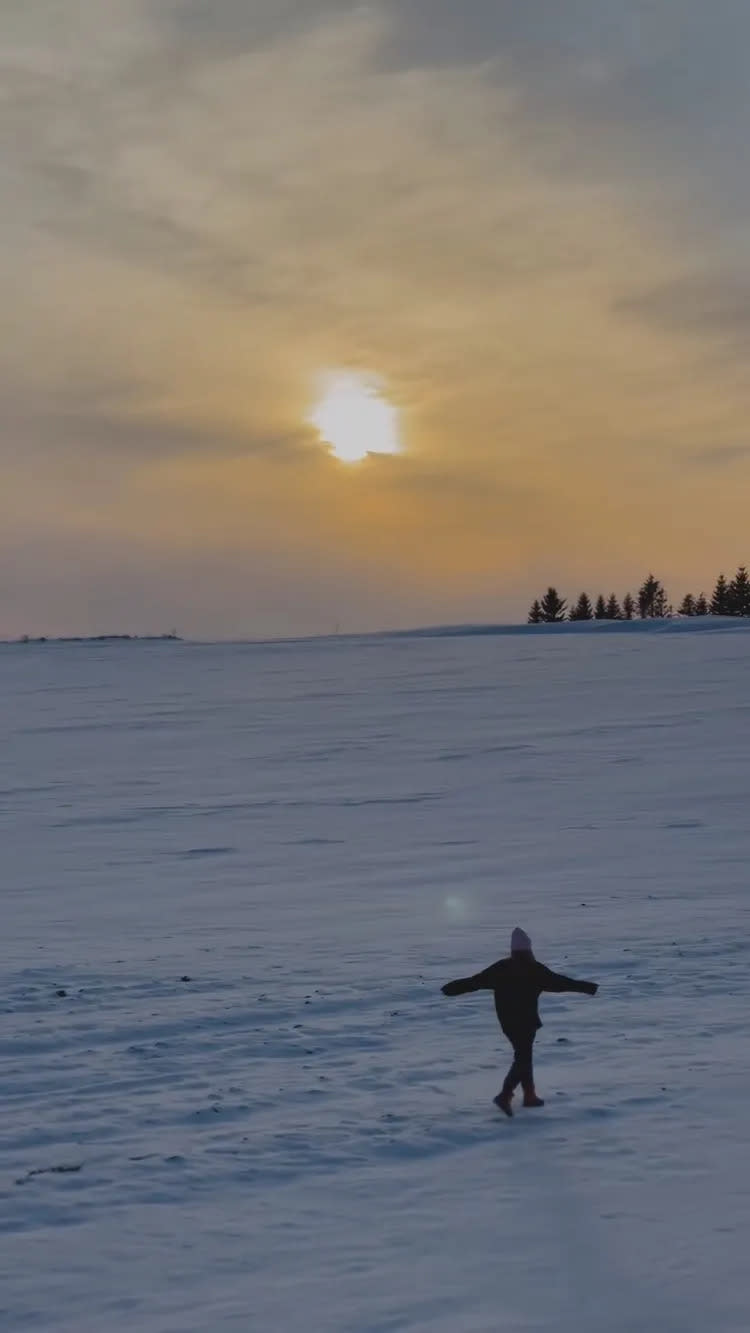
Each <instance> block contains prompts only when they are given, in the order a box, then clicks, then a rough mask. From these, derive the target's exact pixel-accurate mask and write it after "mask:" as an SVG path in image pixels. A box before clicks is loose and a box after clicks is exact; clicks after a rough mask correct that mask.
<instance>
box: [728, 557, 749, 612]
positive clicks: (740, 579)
mask: <svg viewBox="0 0 750 1333" xmlns="http://www.w3.org/2000/svg"><path fill="white" fill-rule="evenodd" d="M729 614H730V616H750V576H749V575H748V572H747V570H746V568H745V566H744V565H740V567H739V569H738V570H737V573H736V574H735V576H734V578H733V579H732V582H731V583H730V585H729Z"/></svg>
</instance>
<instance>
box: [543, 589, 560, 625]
mask: <svg viewBox="0 0 750 1333" xmlns="http://www.w3.org/2000/svg"><path fill="white" fill-rule="evenodd" d="M565 608H566V602H565V598H564V597H560V596H558V592H557V588H548V589H547V591H546V593H545V594H544V597H543V598H542V606H541V611H542V620H543V621H544V622H545V624H547V625H559V624H560V622H561V621H563V620H564V619H565Z"/></svg>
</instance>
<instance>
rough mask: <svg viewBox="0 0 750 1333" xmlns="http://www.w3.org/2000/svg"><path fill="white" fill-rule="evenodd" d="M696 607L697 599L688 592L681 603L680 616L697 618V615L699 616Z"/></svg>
mask: <svg viewBox="0 0 750 1333" xmlns="http://www.w3.org/2000/svg"><path fill="white" fill-rule="evenodd" d="M695 606H696V602H695V598H694V597H693V594H692V593H691V592H686V593H685V596H684V597H683V599H682V601H681V602H680V615H681V616H696V615H697V614H698V612H697V611H696V609H695Z"/></svg>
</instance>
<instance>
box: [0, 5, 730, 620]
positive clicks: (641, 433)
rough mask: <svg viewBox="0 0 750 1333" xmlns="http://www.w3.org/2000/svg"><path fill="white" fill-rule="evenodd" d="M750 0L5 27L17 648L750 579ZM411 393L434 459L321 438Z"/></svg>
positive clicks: (407, 433)
mask: <svg viewBox="0 0 750 1333" xmlns="http://www.w3.org/2000/svg"><path fill="white" fill-rule="evenodd" d="M749 49H750V6H748V4H747V0H713V3H712V4H711V5H707V4H706V3H705V0H681V2H680V4H679V5H675V4H674V0H629V2H625V0H566V2H565V3H564V4H562V3H560V0H526V3H524V4H523V5H519V4H518V2H517V0H463V3H462V4H461V5H460V6H459V5H457V4H456V3H455V0H373V2H372V3H369V4H364V5H361V6H357V5H356V4H353V3H351V0H349V2H347V3H344V2H343V0H330V2H328V3H326V0H107V3H106V4H102V3H101V0H3V4H2V6H1V7H0V282H1V283H2V291H3V293H4V299H3V301H2V305H1V306H0V322H1V324H2V329H1V333H2V336H1V337H0V411H1V412H2V431H1V432H0V463H1V465H2V484H1V485H0V636H15V635H17V634H21V633H32V634H42V633H47V634H61V633H102V632H112V631H118V632H126V631H127V632H161V631H165V630H170V629H173V628H176V629H177V630H179V632H181V633H184V634H186V635H194V636H202V637H243V636H254V635H266V634H271V635H273V634H297V633H318V632H329V631H330V630H332V629H334V628H336V627H338V628H340V629H341V630H342V631H356V630H367V629H377V628H381V627H405V626H408V625H418V624H429V623H448V622H452V623H455V622H464V621H476V620H513V619H517V618H519V617H524V616H525V611H526V608H527V606H528V603H529V601H530V600H531V598H532V597H533V596H536V595H537V593H539V592H543V591H544V589H545V588H546V587H547V585H548V584H549V583H554V584H556V585H557V586H558V587H559V588H560V590H561V592H562V593H564V594H565V595H566V596H568V597H569V598H573V597H575V596H577V594H578V592H580V591H581V589H583V588H587V589H588V590H589V591H590V592H591V593H594V594H595V593H596V592H598V591H599V590H600V589H602V590H603V591H604V592H605V593H606V592H609V591H610V590H613V589H614V590H615V591H617V592H618V593H619V594H622V593H623V592H625V591H626V590H627V589H628V588H633V590H635V589H636V588H637V585H638V583H639V582H640V581H641V580H642V579H643V577H644V576H645V574H646V573H648V571H649V569H652V568H653V569H654V571H655V572H656V573H657V575H659V576H660V577H661V578H662V579H663V580H664V581H665V583H666V584H667V586H668V588H669V590H670V592H671V593H672V595H673V596H674V597H675V598H679V597H681V596H682V594H683V593H684V592H685V591H687V590H688V589H691V590H693V591H695V592H698V591H700V590H701V589H705V590H706V591H709V592H710V588H711V585H712V583H713V581H714V579H715V577H716V575H717V574H718V572H719V570H720V569H725V570H726V571H727V573H728V574H731V573H732V572H733V570H734V569H735V568H736V566H737V564H739V563H740V562H745V561H747V562H748V563H750V535H749V534H750V524H748V495H750V434H749V433H748V422H750V376H749V375H748V374H747V368H746V362H747V360H748V352H749V351H750V228H749V227H748V225H747V224H748V216H749V213H750V79H749V78H748V57H747V52H748V50H749ZM337 373H338V374H341V375H355V376H356V375H360V376H363V377H365V378H366V379H367V380H368V382H370V381H372V382H375V381H376V382H377V384H378V385H379V386H380V391H381V393H382V394H383V396H384V397H385V399H386V400H387V402H388V403H389V404H390V405H392V406H393V407H394V408H395V409H396V411H397V414H398V422H399V432H400V450H399V452H398V453H396V454H371V455H369V456H368V457H367V458H366V459H364V460H363V461H361V462H358V463H346V462H342V461H341V460H340V459H339V458H337V457H336V456H335V455H334V454H333V453H332V451H331V449H330V447H329V446H328V444H327V443H326V442H325V441H324V440H323V439H321V437H320V435H319V433H318V430H317V429H316V427H315V425H314V423H313V421H312V419H311V418H312V415H313V409H314V406H315V402H316V395H318V386H319V384H320V382H321V377H322V376H326V375H335V374H337Z"/></svg>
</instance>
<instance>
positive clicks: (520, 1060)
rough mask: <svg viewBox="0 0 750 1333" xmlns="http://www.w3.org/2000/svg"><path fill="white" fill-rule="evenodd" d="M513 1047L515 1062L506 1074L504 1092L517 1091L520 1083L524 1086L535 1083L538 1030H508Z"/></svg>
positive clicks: (530, 1085) (531, 1085)
mask: <svg viewBox="0 0 750 1333" xmlns="http://www.w3.org/2000/svg"><path fill="white" fill-rule="evenodd" d="M505 1035H506V1037H507V1038H508V1041H509V1042H510V1044H511V1046H512V1047H513V1064H512V1065H511V1067H510V1069H509V1070H508V1073H507V1074H506V1076H505V1082H504V1083H503V1092H505V1093H509V1092H515V1090H516V1088H517V1087H518V1085H519V1083H520V1084H521V1086H522V1087H523V1088H531V1087H533V1085H534V1038H535V1036H536V1032H512V1033H511V1032H506V1034H505Z"/></svg>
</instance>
